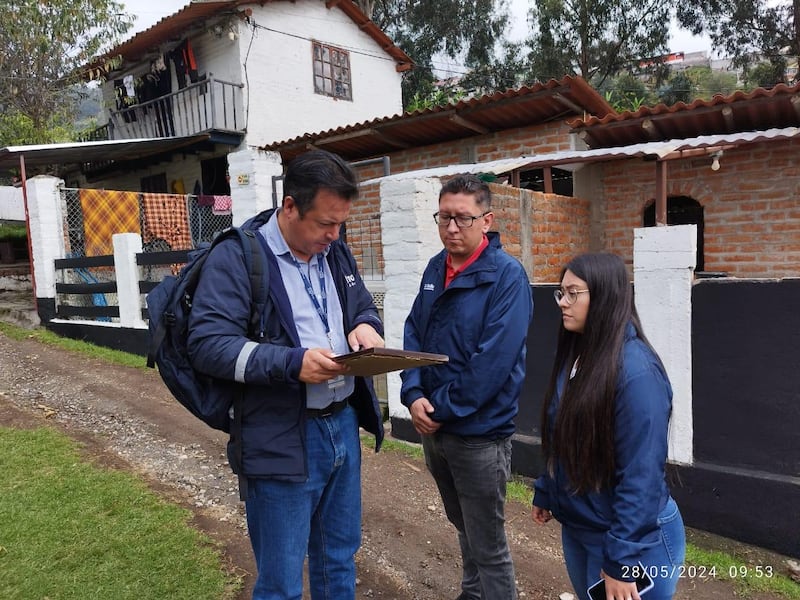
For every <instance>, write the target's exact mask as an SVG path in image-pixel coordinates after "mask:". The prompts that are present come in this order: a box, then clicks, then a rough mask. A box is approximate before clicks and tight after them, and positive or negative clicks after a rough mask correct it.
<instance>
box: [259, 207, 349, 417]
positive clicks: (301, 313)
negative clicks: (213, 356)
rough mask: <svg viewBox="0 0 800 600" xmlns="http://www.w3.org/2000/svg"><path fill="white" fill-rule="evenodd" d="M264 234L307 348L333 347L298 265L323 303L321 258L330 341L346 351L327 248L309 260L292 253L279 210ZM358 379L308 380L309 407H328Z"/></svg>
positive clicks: (336, 349) (263, 228) (339, 350)
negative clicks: (317, 381)
mask: <svg viewBox="0 0 800 600" xmlns="http://www.w3.org/2000/svg"><path fill="white" fill-rule="evenodd" d="M259 232H260V233H261V235H263V236H264V238H265V239H266V240H267V245H268V246H269V247H270V250H272V252H273V253H274V254H275V257H276V258H277V260H278V267H279V268H280V271H281V279H282V280H283V285H284V287H285V288H286V293H287V294H288V296H289V299H290V300H291V304H292V315H293V317H294V325H295V327H296V329H297V334H298V336H299V337H300V344H301V345H302V346H303V347H304V348H330V347H331V344H330V343H329V341H328V335H327V333H326V332H325V326H324V324H323V322H322V319H321V318H320V315H319V313H318V312H317V309H316V308H315V307H314V304H313V302H312V301H311V298H310V297H309V295H308V293H307V292H306V286H305V283H304V282H303V279H302V277H301V276H300V273H299V272H298V270H297V266H296V265H295V260H296V261H297V263H298V264H299V265H300V268H301V269H303V272H304V273H305V275H306V277H307V278H308V280H309V282H310V283H311V286H312V287H313V288H314V293H315V294H316V296H317V300H318V302H319V304H320V306H322V300H321V298H322V295H321V288H320V280H319V270H318V269H319V266H318V261H320V260H321V261H322V264H323V268H324V274H325V292H326V295H327V299H328V325H329V326H330V330H331V341H332V342H333V348H331V350H333V352H334V353H336V354H347V353H348V352H350V348H349V346H348V345H347V337H346V335H345V332H344V320H343V317H342V306H341V304H340V302H339V294H338V292H337V291H336V285H335V283H334V281H333V275H332V273H331V269H330V266H329V265H328V261H327V260H325V257H326V256H327V255H328V249H327V248H326V249H325V252H323V253H320V254H317V255H315V256H312V257H311V259H310V260H309V261H308V262H305V261H303V260H300V259H299V258H296V257H293V256H292V253H291V250H290V249H289V245H288V244H287V243H286V240H285V239H284V237H283V234H282V233H281V230H280V227H278V213H277V212H276V213H275V214H274V215H273V217H272V218H271V219H270V220H269V221H267V222H266V223H265V224H264V225H262V226H261V228H260V229H259ZM354 388H355V383H354V379H353V377H345V378H344V382H343V384H340V385H336V386H334V387H331V385H330V382H325V383H307V384H306V406H307V407H308V408H325V407H326V406H328V405H329V404H330V403H331V402H339V401H341V400H344V399H345V398H347V397H348V396H350V395H351V394H352V393H353V390H354Z"/></svg>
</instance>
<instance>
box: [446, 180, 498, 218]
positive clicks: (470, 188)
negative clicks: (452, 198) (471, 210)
mask: <svg viewBox="0 0 800 600" xmlns="http://www.w3.org/2000/svg"><path fill="white" fill-rule="evenodd" d="M445 194H474V195H475V202H476V203H477V204H478V206H480V207H481V208H482V209H483V210H489V209H490V208H491V206H492V192H491V191H490V190H489V185H488V184H487V183H486V182H485V181H483V180H482V179H481V178H480V177H478V176H476V175H473V174H472V173H461V174H460V175H456V176H455V177H453V178H452V179H450V180H449V181H448V182H447V183H445V184H444V185H443V186H442V189H441V191H440V192H439V200H441V199H442V196H444V195H445Z"/></svg>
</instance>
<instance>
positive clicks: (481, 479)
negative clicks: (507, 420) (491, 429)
mask: <svg viewBox="0 0 800 600" xmlns="http://www.w3.org/2000/svg"><path fill="white" fill-rule="evenodd" d="M422 446H423V449H424V450H425V462H426V464H427V466H428V470H429V471H430V472H431V475H433V479H434V480H435V481H436V485H437V486H438V488H439V493H440V494H441V496H442V503H443V504H444V510H445V513H446V514H447V518H448V519H449V520H450V522H451V523H452V524H453V525H454V526H455V528H456V530H457V531H458V541H459V543H460V545H461V558H462V562H463V575H462V580H461V590H462V593H461V595H460V596H459V598H463V599H475V600H477V599H483V600H514V599H515V598H516V597H517V592H516V586H515V584H514V565H513V563H512V562H511V553H510V551H509V548H508V541H507V540H506V531H505V501H506V482H507V481H508V478H509V475H510V472H511V438H505V439H500V440H492V439H488V438H481V437H461V436H457V435H451V434H447V433H435V434H433V435H423V436H422Z"/></svg>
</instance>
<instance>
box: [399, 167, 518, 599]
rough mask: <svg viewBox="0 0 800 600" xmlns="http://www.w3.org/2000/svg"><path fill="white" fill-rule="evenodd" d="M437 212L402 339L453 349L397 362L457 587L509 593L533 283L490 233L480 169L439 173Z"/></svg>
mask: <svg viewBox="0 0 800 600" xmlns="http://www.w3.org/2000/svg"><path fill="white" fill-rule="evenodd" d="M433 218H434V219H435V220H436V223H437V224H438V225H439V236H440V237H441V239H442V243H443V244H444V250H443V251H442V252H440V253H439V254H437V255H436V256H434V257H433V258H432V259H431V260H430V262H429V263H428V266H427V268H426V269H425V272H424V274H423V275H422V282H421V283H420V288H419V292H418V294H417V297H416V299H415V300H414V304H413V306H412V308H411V313H410V314H409V316H408V318H407V319H406V323H405V339H404V347H405V349H406V350H415V351H423V352H433V353H437V354H446V355H448V356H449V357H450V360H449V362H448V363H446V364H444V365H438V366H430V367H421V368H417V369H410V370H407V371H403V372H402V373H401V378H402V380H403V385H402V388H401V400H402V402H403V404H404V405H405V406H407V407H408V409H409V411H410V413H411V421H412V423H413V424H414V428H415V429H416V430H417V432H418V433H419V434H420V435H421V436H422V446H423V449H424V451H425V461H426V463H427V465H428V469H429V471H430V472H431V474H432V475H433V478H434V480H435V481H436V485H437V486H438V488H439V492H440V494H441V496H442V502H443V504H444V509H445V512H446V513H447V518H448V519H449V520H450V522H451V523H452V524H453V525H454V526H455V528H456V530H457V531H458V540H459V543H460V544H461V556H462V562H463V576H462V581H461V594H460V595H459V596H458V598H459V599H462V600H465V599H476V600H477V599H483V600H513V599H514V598H516V597H517V594H516V586H515V584H514V565H513V563H512V560H511V554H510V552H509V548H508V542H507V540H506V534H505V499H506V481H507V480H508V478H509V476H510V472H511V434H512V433H514V417H515V415H516V414H517V411H518V400H519V395H520V391H521V388H522V381H523V379H524V377H525V341H526V337H527V333H528V327H529V325H530V322H531V319H532V318H533V299H532V296H531V289H530V283H529V281H528V277H527V275H526V273H525V270H524V269H523V268H522V265H521V264H520V263H519V261H517V260H516V259H514V258H512V257H511V256H509V255H508V254H506V253H505V252H504V251H503V250H502V249H501V247H500V243H499V238H498V236H497V234H496V233H489V229H490V228H491V226H492V223H493V219H494V215H493V213H492V211H491V193H490V190H489V186H488V185H486V183H484V182H483V181H481V180H480V179H479V178H477V177H476V176H474V175H457V176H456V177H454V178H453V179H451V180H449V181H448V182H447V183H445V184H444V186H443V187H442V190H441V192H440V194H439V211H438V212H437V213H436V214H434V215H433Z"/></svg>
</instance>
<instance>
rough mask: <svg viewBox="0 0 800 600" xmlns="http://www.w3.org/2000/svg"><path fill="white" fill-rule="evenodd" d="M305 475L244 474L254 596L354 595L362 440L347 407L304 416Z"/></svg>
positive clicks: (331, 598)
mask: <svg viewBox="0 0 800 600" xmlns="http://www.w3.org/2000/svg"><path fill="white" fill-rule="evenodd" d="M306 453H307V462H308V479H307V480H306V481H305V482H302V483H296V482H287V481H278V480H275V479H254V478H251V479H248V497H247V501H246V503H245V507H246V509H247V527H248V530H249V532H250V541H251V543H252V545H253V553H254V554H255V559H256V566H257V567H258V578H257V579H256V583H255V588H254V590H253V600H300V599H301V598H302V596H303V563H304V561H305V557H306V553H307V554H308V574H309V584H310V590H311V598H313V599H314V600H353V598H355V593H356V568H355V554H356V551H357V550H358V547H359V545H360V544H361V443H360V440H359V437H358V418H357V416H356V412H355V410H354V409H353V408H352V407H349V406H348V407H347V408H345V409H344V410H342V411H340V412H338V413H336V414H334V415H332V416H330V417H325V418H318V419H309V420H308V421H307V423H306Z"/></svg>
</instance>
